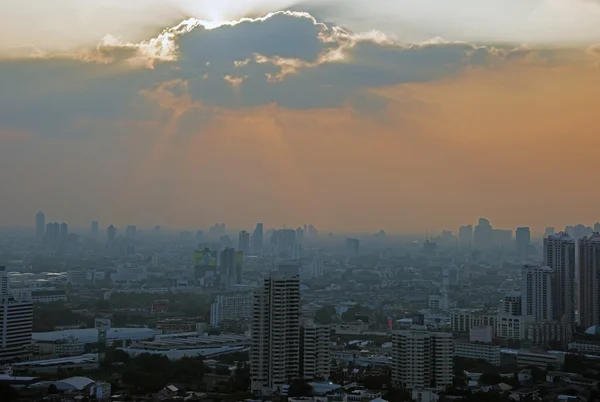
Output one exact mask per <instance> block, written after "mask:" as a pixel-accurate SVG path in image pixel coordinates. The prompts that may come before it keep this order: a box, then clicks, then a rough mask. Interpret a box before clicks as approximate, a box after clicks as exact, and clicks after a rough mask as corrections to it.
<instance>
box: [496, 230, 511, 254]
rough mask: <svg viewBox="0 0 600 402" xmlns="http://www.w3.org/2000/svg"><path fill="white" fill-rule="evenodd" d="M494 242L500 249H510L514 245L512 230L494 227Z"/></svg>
mask: <svg viewBox="0 0 600 402" xmlns="http://www.w3.org/2000/svg"><path fill="white" fill-rule="evenodd" d="M492 244H493V245H494V247H496V248H499V249H509V248H510V247H511V245H512V230H510V229H492Z"/></svg>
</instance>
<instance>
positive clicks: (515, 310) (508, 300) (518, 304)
mask: <svg viewBox="0 0 600 402" xmlns="http://www.w3.org/2000/svg"><path fill="white" fill-rule="evenodd" d="M522 309H523V298H522V297H521V292H519V291H512V292H509V293H507V294H506V295H505V296H504V297H503V298H502V302H501V303H500V311H499V313H500V314H503V315H509V316H515V317H518V316H521V313H522Z"/></svg>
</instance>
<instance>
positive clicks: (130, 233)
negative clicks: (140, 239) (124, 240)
mask: <svg viewBox="0 0 600 402" xmlns="http://www.w3.org/2000/svg"><path fill="white" fill-rule="evenodd" d="M136 232H137V226H133V225H129V226H127V228H126V229H125V237H128V238H130V239H133V238H134V237H135V234H136Z"/></svg>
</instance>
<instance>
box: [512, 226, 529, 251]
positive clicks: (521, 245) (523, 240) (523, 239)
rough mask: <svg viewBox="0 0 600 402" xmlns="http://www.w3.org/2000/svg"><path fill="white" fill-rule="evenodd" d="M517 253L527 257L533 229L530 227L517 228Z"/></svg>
mask: <svg viewBox="0 0 600 402" xmlns="http://www.w3.org/2000/svg"><path fill="white" fill-rule="evenodd" d="M515 237H516V246H517V255H518V256H519V257H520V258H527V255H528V254H529V247H530V245H531V231H530V230H529V228H528V227H520V228H517V232H516V235H515Z"/></svg>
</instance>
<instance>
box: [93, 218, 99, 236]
mask: <svg viewBox="0 0 600 402" xmlns="http://www.w3.org/2000/svg"><path fill="white" fill-rule="evenodd" d="M98 233H100V223H99V222H98V221H93V222H92V237H93V238H97V237H98Z"/></svg>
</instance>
